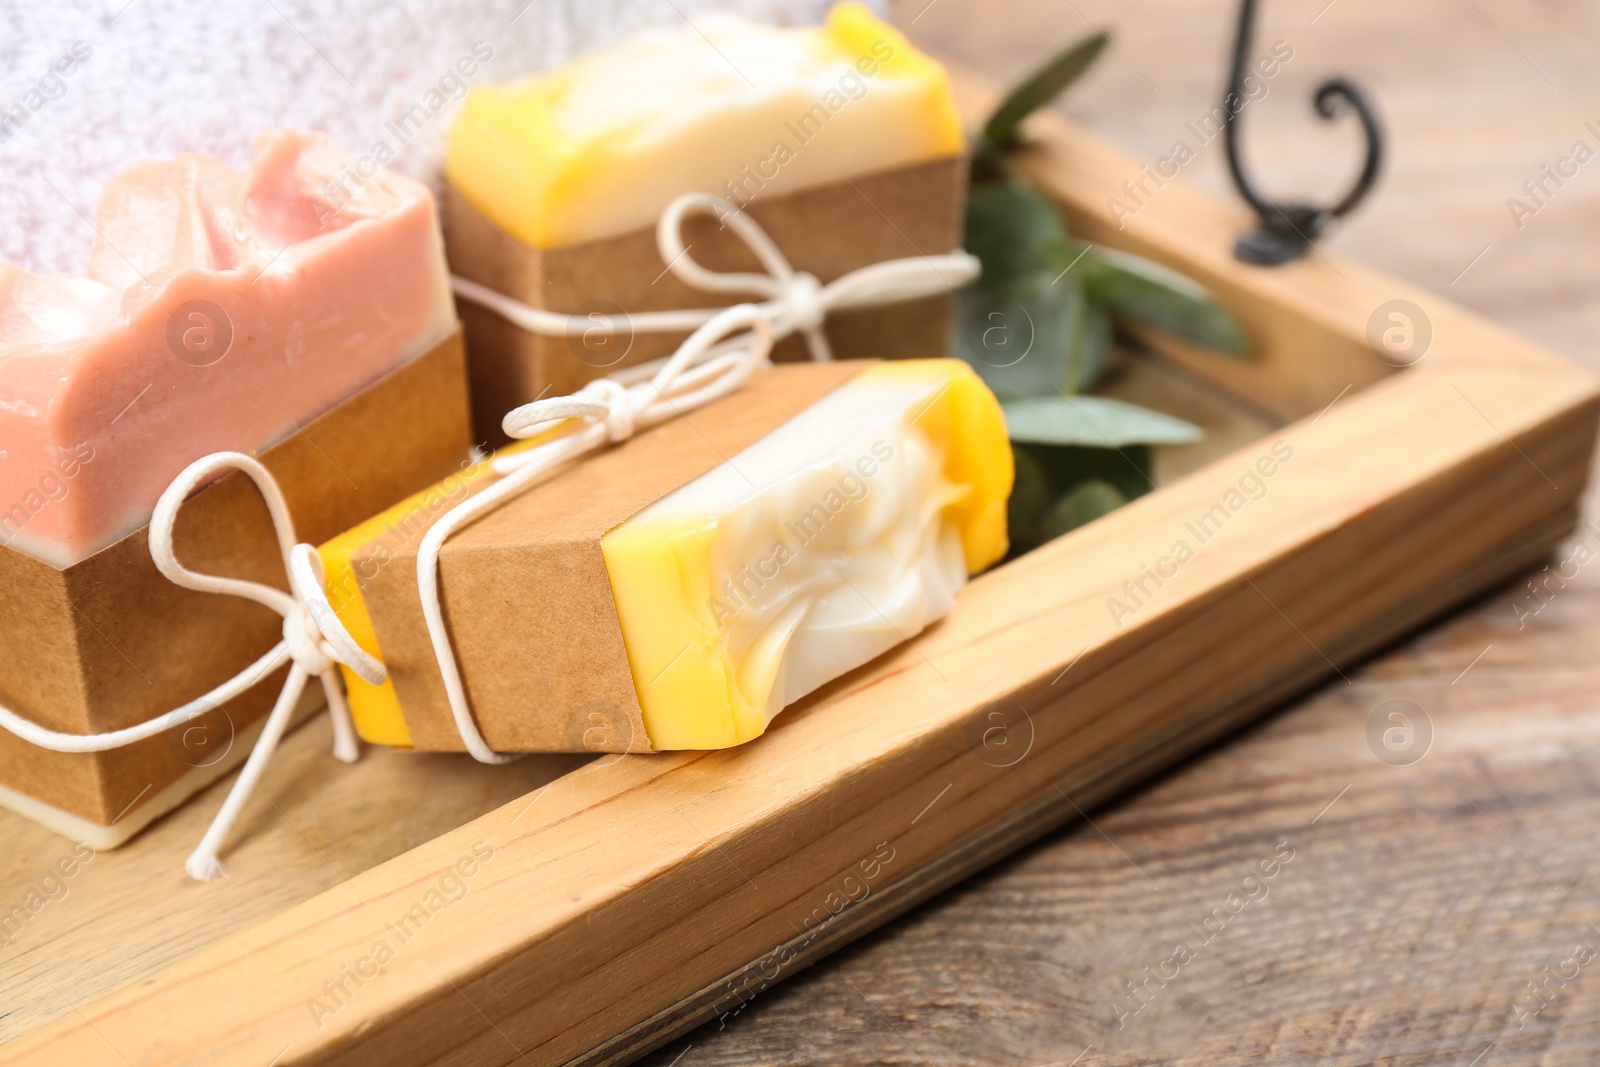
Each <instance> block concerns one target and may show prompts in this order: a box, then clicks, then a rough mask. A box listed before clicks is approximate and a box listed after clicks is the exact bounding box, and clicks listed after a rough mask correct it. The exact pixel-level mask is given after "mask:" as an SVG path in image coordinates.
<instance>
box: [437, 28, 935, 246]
mask: <svg viewBox="0 0 1600 1067" xmlns="http://www.w3.org/2000/svg"><path fill="white" fill-rule="evenodd" d="M961 150H962V133H961V124H960V121H959V119H958V117H957V114H956V109H955V104H954V101H953V98H952V96H951V92H950V85H949V81H948V79H947V77H946V76H945V73H944V70H943V69H942V68H941V67H940V66H939V65H938V64H937V63H935V62H933V61H932V60H930V59H928V58H927V57H926V56H924V55H922V54H920V53H919V52H917V51H916V50H915V49H913V48H912V47H911V46H910V45H909V44H908V43H907V42H906V40H905V38H904V37H902V36H901V35H900V34H899V33H898V32H896V31H895V30H894V29H892V28H891V27H889V26H888V25H886V24H885V23H883V22H880V21H879V20H878V19H877V18H876V17H874V16H873V14H872V13H871V12H870V11H869V10H868V9H867V8H866V7H865V6H864V5H862V4H858V3H846V4H840V5H838V6H837V7H835V8H834V9H833V11H832V12H831V13H830V14H829V16H828V21H827V24H826V25H825V26H820V27H802V28H795V29H776V28H773V27H769V26H762V25H758V24H755V23H751V22H746V21H744V20H741V19H737V18H733V17H728V16H710V15H707V16H702V17H700V18H698V19H697V20H696V22H695V24H694V25H692V26H691V25H688V24H682V25H680V26H677V27H675V28H673V29H669V30H648V31H645V32H643V33H640V34H637V35H635V36H633V37H631V38H629V39H627V40H626V41H623V42H622V43H620V44H617V45H615V46H613V47H611V48H607V49H602V50H600V51H597V52H593V53H590V54H589V55H586V56H584V57H582V58H581V59H578V60H577V61H575V62H573V63H570V64H568V65H567V66H565V67H562V68H561V69H559V70H555V71H552V72H550V73H547V74H543V75H540V76H538V77H535V78H531V79H529V80H527V81H524V82H520V83H517V84H513V85H508V86H504V87H499V88H486V89H473V90H472V91H471V92H469V93H468V94H467V99H466V101H465V103H464V104H463V105H462V109H461V114H460V115H459V116H458V117H457V119H456V121H455V124H454V125H453V126H452V128H451V131H450V145H449V154H448V158H447V163H446V174H447V176H448V178H449V180H450V183H451V184H452V185H453V186H454V187H455V188H456V189H458V190H460V191H461V192H462V193H463V194H464V195H465V196H466V197H467V199H468V200H470V201H471V202H472V204H473V205H474V206H475V207H476V208H477V209H478V210H480V211H482V212H483V213H484V214H485V215H486V216H487V217H488V218H489V219H490V221H492V222H494V223H495V224H496V225H498V226H499V227H501V228H502V229H504V230H505V232H506V233H508V234H510V235H511V236H512V237H515V238H517V239H518V240H521V241H522V242H524V243H526V244H529V245H532V246H534V247H536V248H550V247H554V246H557V245H565V244H573V243H576V242H579V241H588V240H592V239H594V238H597V237H606V236H611V235H614V234H619V233H624V232H626V231H628V230H632V229H635V228H638V227H643V226H648V225H651V224H652V223H654V222H655V219H656V216H657V215H659V214H660V213H661V209H662V208H664V207H666V206H667V204H668V203H669V202H670V201H671V200H672V199H673V198H674V197H676V196H678V195H679V194H681V193H686V192H710V193H714V194H716V195H717V196H720V197H724V198H726V199H728V200H730V201H732V202H734V203H738V204H742V203H744V202H745V201H748V200H751V199H752V198H754V197H756V196H757V195H761V196H770V195H773V194H776V193H784V192H793V191H795V190H798V189H803V188H808V187H813V186H818V185H823V184H826V183H828V182H832V181H838V180H840V179H842V178H847V177H852V176H855V175H859V174H863V173H867V172H871V171H877V170H885V169H889V168H892V167H899V166H904V165H906V164H910V163H917V162H921V161H924V160H928V159H935V158H938V157H942V156H952V155H956V154H958V153H960V152H961Z"/></svg>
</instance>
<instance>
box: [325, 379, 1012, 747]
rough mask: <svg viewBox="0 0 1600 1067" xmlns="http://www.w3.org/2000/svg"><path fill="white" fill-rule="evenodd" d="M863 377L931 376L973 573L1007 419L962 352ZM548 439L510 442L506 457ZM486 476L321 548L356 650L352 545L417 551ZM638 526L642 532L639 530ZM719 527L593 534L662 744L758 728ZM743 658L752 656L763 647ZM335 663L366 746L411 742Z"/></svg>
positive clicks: (998, 534) (1000, 525) (992, 547)
mask: <svg viewBox="0 0 1600 1067" xmlns="http://www.w3.org/2000/svg"><path fill="white" fill-rule="evenodd" d="M873 380H878V381H881V382H892V381H896V380H902V381H909V382H928V383H929V384H930V385H931V386H933V387H934V388H933V396H932V398H931V399H930V400H929V401H928V402H927V403H926V404H925V405H924V406H922V407H921V408H919V409H918V411H917V412H916V414H915V418H914V420H913V423H914V425H915V427H916V428H917V429H918V430H919V431H920V432H921V434H922V435H923V436H924V437H926V438H927V439H928V440H929V441H931V442H933V444H934V445H935V446H936V448H937V449H938V451H939V452H940V453H941V454H942V458H943V464H944V467H943V471H944V476H945V478H946V479H947V480H948V481H949V482H951V483H954V484H955V485H957V486H960V487H963V490H964V491H962V492H960V493H959V494H958V495H956V496H955V498H954V499H952V500H950V501H948V502H945V503H944V504H943V507H945V508H946V509H947V510H948V513H949V515H950V517H951V520H952V521H953V523H954V525H955V527H956V529H957V531H958V533H959V535H960V539H961V546H962V551H963V554H964V556H965V560H966V566H967V569H968V571H969V572H971V573H976V572H977V571H980V570H982V569H983V568H985V567H987V566H989V565H991V564H993V563H995V562H997V561H998V560H999V559H1001V558H1002V557H1003V556H1004V555H1005V552H1006V547H1007V541H1006V499H1007V497H1008V496H1009V495H1010V492H1011V482H1012V466H1011V450H1010V447H1009V445H1008V444H1007V442H1006V433H1005V422H1004V417H1003V416H1002V414H1001V411H1000V408H999V405H998V403H997V402H996V401H995V399H994V397H993V395H992V394H990V393H989V391H988V389H987V388H986V387H985V386H984V385H983V383H982V381H981V380H980V379H979V378H978V377H977V375H976V374H974V373H973V372H972V370H971V368H970V367H968V366H967V365H966V364H965V363H962V362H961V361H959V360H950V359H929V360H903V361H891V362H885V363H880V364H876V365H874V366H873V367H871V368H869V369H868V370H866V371H865V372H863V374H862V375H861V376H860V377H859V378H858V379H854V380H853V382H855V381H866V382H869V383H870V382H871V381H873ZM853 382H852V383H846V385H845V386H841V388H848V387H849V386H850V385H851V384H853ZM556 432H559V431H556ZM544 439H545V438H539V439H536V440H533V441H527V442H519V443H517V444H514V445H511V446H509V447H508V448H507V449H505V450H503V452H502V454H508V453H512V452H516V451H521V450H523V449H525V448H529V447H532V446H533V445H535V444H538V443H541V442H542V441H543V440H544ZM489 477H492V474H491V472H490V470H489V467H488V465H487V464H486V463H478V464H474V465H472V466H471V467H469V468H467V469H465V470H463V471H462V473H461V474H459V475H453V476H451V477H450V478H448V479H446V480H445V481H443V482H441V483H439V484H438V485H435V486H433V487H431V488H429V489H427V490H424V491H423V492H420V493H417V494H415V495H414V496H412V497H410V498H408V499H407V500H405V501H402V502H401V503H399V504H396V505H394V506H393V507H391V508H389V509H388V510H386V511H384V512H382V513H380V514H379V515H376V516H374V517H373V518H371V519H369V520H367V521H366V522H364V523H362V524H361V525H359V526H357V527H355V528H353V529H351V530H349V531H347V532H345V533H343V534H341V535H339V536H338V537H335V538H334V539H332V540H331V541H328V542H327V543H326V544H324V545H322V546H321V548H320V549H319V552H320V554H321V556H322V561H323V567H324V569H325V571H326V587H327V594H328V598H329V601H330V602H331V603H332V604H333V606H334V609H335V611H336V612H337V613H338V616H339V619H340V621H341V622H343V623H344V625H345V627H346V629H348V630H349V631H350V633H351V636H352V637H354V638H355V640H356V642H357V643H358V644H360V645H361V647H362V648H364V649H366V650H367V651H368V652H370V653H371V654H373V655H375V656H378V657H379V658H380V659H381V658H382V655H383V652H382V649H381V648H380V646H379V644H378V639H377V634H376V632H375V631H374V628H373V625H372V620H371V616H370V615H369V613H368V611H367V606H366V603H365V601H364V600H363V599H362V595H361V581H360V579H362V578H364V577H370V576H371V575H370V573H358V571H357V566H356V563H355V560H354V555H355V554H356V553H357V552H358V551H360V550H361V549H363V548H364V547H366V546H368V545H372V544H374V543H375V542H380V541H381V543H382V544H386V545H389V546H390V548H391V550H392V549H393V548H397V547H399V545H400V543H401V542H402V541H403V542H405V543H406V544H408V545H409V546H410V547H412V548H414V547H415V545H416V543H417V542H418V541H420V539H421V536H422V532H423V531H424V530H425V529H426V528H427V526H428V525H429V524H430V523H431V522H432V521H433V520H434V519H436V518H437V517H438V516H439V515H440V514H442V513H443V512H444V511H445V509H446V508H448V507H450V506H452V505H454V504H457V503H460V502H461V500H463V499H465V497H466V495H467V492H468V490H469V488H470V487H471V486H473V485H475V484H477V483H478V482H480V481H482V480H484V479H485V478H489ZM641 532H647V533H648V536H645V537H642V538H641V537H639V536H635V535H637V534H639V533H641ZM716 532H717V517H716V516H715V515H706V516H702V517H699V518H698V519H696V520H695V521H691V522H687V523H684V524H681V525H680V526H677V527H675V528H674V529H673V530H671V531H670V532H667V533H663V532H662V531H661V530H660V529H659V528H656V529H654V530H651V531H641V530H639V529H637V528H632V529H630V527H629V524H627V523H623V524H622V525H620V526H618V527H616V528H615V529H613V530H612V531H611V532H610V533H608V534H607V535H606V536H605V538H603V539H602V541H601V549H602V553H603V555H604V557H605V560H606V566H607V569H608V572H609V573H610V574H611V576H612V584H613V595H614V597H615V599H616V603H617V610H618V615H619V618H620V620H621V623H622V628H623V633H624V638H625V642H626V645H627V648H628V656H629V664H630V668H631V669H632V670H633V675H634V684H635V689H636V691H637V693H638V696H639V701H640V706H641V708H642V709H643V711H644V719H645V726H646V730H647V732H648V734H649V737H650V739H651V743H652V744H653V745H654V746H655V747H656V748H658V749H673V748H695V749H709V748H726V747H728V746H731V745H736V744H739V743H741V742H743V741H747V740H749V739H750V738H752V737H755V736H758V735H759V734H761V733H762V732H763V731H764V730H765V729H766V716H765V713H764V710H763V708H762V707H761V706H759V705H758V704H757V703H756V702H755V701H753V700H751V699H748V698H746V697H745V696H743V695H742V694H744V693H747V692H751V691H757V692H759V691H764V690H765V689H768V688H770V686H771V682H772V678H771V676H770V675H771V672H772V671H774V670H776V668H777V657H776V656H773V657H768V658H766V659H765V660H764V661H763V663H762V665H761V666H762V668H763V669H764V670H765V672H766V675H767V676H765V677H751V676H750V674H749V672H748V668H750V667H751V664H750V663H741V664H735V663H733V662H732V661H731V660H730V658H729V657H728V655H727V653H726V649H725V648H723V647H721V645H720V644H719V634H718V632H717V620H716V618H715V617H714V613H713V610H712V608H711V607H710V606H709V605H711V604H712V603H713V602H714V599H715V598H714V596H713V591H712V589H711V584H712V583H711V563H710V559H711V545H712V541H713V539H714V537H715V535H716ZM367 555H368V556H369V558H368V559H367V560H366V561H364V563H363V564H362V567H363V568H364V569H365V570H366V571H370V570H371V569H372V568H375V567H381V566H382V565H383V561H384V559H385V558H386V555H387V553H386V552H385V551H384V550H383V549H382V548H378V549H375V550H371V551H368V552H367ZM669 646H670V647H669ZM748 658H749V659H750V660H762V657H761V656H760V655H753V656H751V657H748ZM646 664H650V665H655V664H670V665H672V667H673V669H672V670H669V671H666V672H665V673H661V672H658V671H656V670H655V669H654V668H653V667H650V668H646V667H645V666H644V665H646ZM740 669H746V671H747V673H746V675H745V677H744V678H743V684H742V685H741V680H740V678H739V677H737V675H738V672H739V670H740ZM647 670H648V672H649V673H648V674H647V673H646V671H647ZM342 673H343V676H344V681H345V689H346V692H347V693H348V694H349V701H350V710H351V714H352V716H353V718H354V720H355V725H356V730H357V732H358V733H359V734H360V735H361V737H362V738H363V739H364V740H366V741H369V742H372V743H375V744H384V745H393V746H402V747H404V746H409V745H410V744H411V735H410V732H409V731H408V730H407V728H406V724H405V718H404V716H403V714H402V712H401V709H400V703H399V699H398V697H397V695H396V693H395V690H394V686H393V684H392V683H390V682H385V683H384V684H383V685H381V686H374V685H370V684H368V683H366V682H364V681H362V680H361V679H360V678H359V677H357V676H356V675H355V674H354V673H353V672H351V671H349V670H348V669H343V670H342Z"/></svg>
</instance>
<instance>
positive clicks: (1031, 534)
mask: <svg viewBox="0 0 1600 1067" xmlns="http://www.w3.org/2000/svg"><path fill="white" fill-rule="evenodd" d="M1011 458H1012V462H1013V463H1014V465H1015V469H1016V481H1015V482H1014V483H1013V484H1012V487H1011V497H1010V499H1009V500H1007V501H1006V528H1007V530H1008V531H1009V532H1010V536H1011V545H1012V548H1013V550H1014V551H1019V552H1021V551H1027V550H1028V549H1030V548H1033V547H1034V546H1036V545H1039V544H1042V543H1044V541H1045V535H1044V516H1045V512H1046V511H1048V510H1049V509H1050V507H1051V506H1052V505H1053V504H1054V503H1055V501H1056V499H1057V497H1059V495H1060V493H1059V491H1058V490H1056V489H1055V488H1054V487H1053V486H1051V484H1050V478H1049V476H1048V475H1047V474H1046V473H1045V469H1044V465H1043V464H1041V463H1040V462H1039V460H1038V459H1037V458H1035V456H1034V454H1033V452H1032V451H1030V450H1029V449H1027V448H1022V447H1019V446H1017V445H1012V446H1011Z"/></svg>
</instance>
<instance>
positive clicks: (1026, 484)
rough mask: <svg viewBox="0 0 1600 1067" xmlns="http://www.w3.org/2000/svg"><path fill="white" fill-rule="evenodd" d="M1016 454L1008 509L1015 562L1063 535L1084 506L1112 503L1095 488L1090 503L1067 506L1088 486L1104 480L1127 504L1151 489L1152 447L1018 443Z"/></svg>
mask: <svg viewBox="0 0 1600 1067" xmlns="http://www.w3.org/2000/svg"><path fill="white" fill-rule="evenodd" d="M1011 452H1012V455H1013V457H1014V458H1015V461H1016V471H1017V481H1016V488H1015V489H1014V490H1013V491H1012V494H1011V500H1010V506H1009V508H1008V509H1007V514H1008V519H1009V521H1010V524H1011V528H1010V535H1011V553H1010V555H1011V557H1013V558H1015V557H1016V556H1020V555H1022V554H1023V553H1024V552H1030V551H1032V550H1033V549H1035V548H1038V547H1039V546H1040V545H1041V544H1043V543H1044V542H1046V541H1048V540H1049V539H1050V538H1051V537H1054V536H1056V535H1057V534H1058V533H1060V532H1063V531H1062V530H1061V529H1060V527H1061V526H1062V524H1063V523H1065V522H1066V521H1068V520H1069V519H1071V518H1072V517H1073V516H1075V515H1079V514H1081V513H1082V511H1081V510H1080V509H1082V508H1083V507H1084V506H1085V504H1088V503H1093V502H1094V500H1095V499H1098V500H1100V501H1101V502H1104V501H1106V500H1108V499H1109V497H1108V496H1107V495H1106V494H1105V493H1104V492H1103V490H1092V491H1091V493H1092V494H1094V495H1093V496H1091V497H1090V498H1089V499H1088V500H1082V499H1080V500H1079V501H1076V502H1074V503H1073V504H1071V505H1065V504H1062V500H1063V499H1064V498H1066V497H1067V496H1069V495H1071V494H1072V493H1073V492H1074V491H1075V490H1076V489H1077V488H1078V487H1079V486H1080V485H1082V484H1083V483H1085V482H1088V481H1091V480H1099V481H1102V482H1104V483H1106V484H1107V485H1109V486H1111V487H1112V488H1114V489H1115V490H1116V491H1117V493H1118V494H1120V495H1121V497H1122V499H1123V500H1125V501H1126V500H1132V499H1134V498H1135V497H1139V496H1143V495H1144V494H1145V493H1148V492H1149V491H1150V489H1151V482H1150V472H1151V464H1150V449H1149V448H1147V447H1146V446H1144V445H1129V446H1127V447H1125V448H1118V449H1112V448H1082V447H1078V446H1073V445H1037V444H1023V443H1022V442H1020V441H1013V442H1012V444H1011ZM1058 509H1059V513H1058Z"/></svg>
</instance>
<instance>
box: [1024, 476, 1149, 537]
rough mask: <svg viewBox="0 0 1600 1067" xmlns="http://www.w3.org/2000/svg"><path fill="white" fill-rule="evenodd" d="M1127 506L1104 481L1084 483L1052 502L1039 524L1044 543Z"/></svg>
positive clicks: (1116, 491) (1094, 480)
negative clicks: (1052, 505)
mask: <svg viewBox="0 0 1600 1067" xmlns="http://www.w3.org/2000/svg"><path fill="white" fill-rule="evenodd" d="M1127 502H1128V498H1127V497H1125V496H1123V495H1122V490H1120V489H1118V488H1117V487H1116V486H1114V485H1112V484H1111V483H1110V482H1108V481H1106V480H1105V479H1103V478H1089V479H1086V480H1084V481H1081V482H1079V483H1078V484H1077V485H1075V486H1073V488H1072V489H1070V490H1069V491H1068V492H1067V493H1066V494H1065V495H1064V496H1062V497H1061V499H1059V500H1057V501H1056V502H1055V506H1054V507H1052V508H1051V509H1050V511H1049V513H1048V514H1046V515H1045V517H1044V521H1043V523H1041V526H1042V532H1043V534H1044V536H1045V539H1046V540H1049V539H1051V538H1054V537H1060V536H1061V535H1062V534H1064V533H1070V532H1071V531H1073V530H1076V529H1077V528H1078V527H1080V526H1087V525H1088V524H1089V523H1091V522H1093V521H1094V520H1096V519H1098V518H1100V517H1101V516H1103V515H1109V514H1111V513H1112V512H1113V511H1116V510H1117V509H1118V508H1120V507H1121V506H1122V505H1124V504H1126V503H1127Z"/></svg>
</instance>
